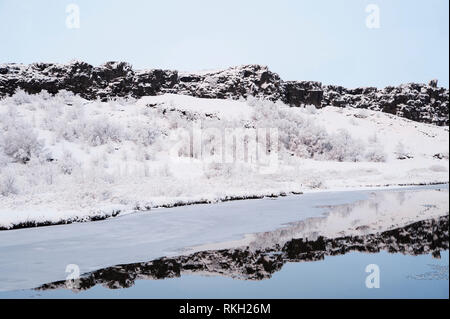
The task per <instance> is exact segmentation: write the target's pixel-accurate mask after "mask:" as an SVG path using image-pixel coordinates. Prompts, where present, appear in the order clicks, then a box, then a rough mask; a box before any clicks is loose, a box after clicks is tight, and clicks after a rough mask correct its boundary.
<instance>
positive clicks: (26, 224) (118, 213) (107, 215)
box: [0, 181, 449, 232]
mask: <svg viewBox="0 0 450 319" xmlns="http://www.w3.org/2000/svg"><path fill="white" fill-rule="evenodd" d="M439 185H442V186H444V185H447V186H448V185H449V182H448V181H447V182H431V183H422V182H419V183H410V184H384V185H369V186H357V187H348V188H346V187H339V188H329V189H321V190H314V189H308V190H304V191H292V192H288V193H286V192H280V193H278V194H276V193H272V194H265V195H249V196H239V195H236V196H225V197H223V198H219V199H214V200H208V199H200V200H193V201H177V202H174V203H168V204H160V205H156V206H144V207H140V206H137V207H134V208H133V209H132V210H131V211H130V210H123V209H113V210H112V211H111V212H104V211H99V213H98V214H96V215H85V216H75V217H69V218H65V219H64V218H63V219H60V220H58V221H51V220H43V221H36V220H27V221H23V222H19V223H14V224H12V226H10V227H7V226H2V225H1V224H0V232H4V231H12V230H20V229H28V228H38V227H49V226H58V225H69V224H75V223H88V222H96V221H103V220H107V219H112V218H116V217H122V216H127V215H131V214H137V213H140V212H149V211H151V210H156V209H161V208H176V207H184V206H193V205H211V204H218V203H225V202H230V201H244V200H255V199H264V198H280V197H286V196H299V195H304V194H315V193H325V192H352V191H370V190H374V191H375V190H395V189H403V188H408V187H414V188H416V187H424V186H439Z"/></svg>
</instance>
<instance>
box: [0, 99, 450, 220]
mask: <svg viewBox="0 0 450 319" xmlns="http://www.w3.org/2000/svg"><path fill="white" fill-rule="evenodd" d="M256 129H257V130H258V132H259V130H264V131H265V132H266V133H267V132H272V131H270V130H274V131H276V132H277V134H278V135H275V137H276V136H277V137H278V138H276V139H275V138H274V139H267V140H266V139H265V138H259V139H257V140H256V143H251V141H249V138H250V137H248V136H247V137H245V136H244V137H243V142H245V143H246V144H244V145H247V146H246V147H245V149H246V151H244V153H245V156H243V157H242V159H241V158H240V157H239V156H235V157H234V158H232V161H231V162H230V161H227V160H224V158H225V157H224V156H222V155H223V154H225V153H228V154H230V153H231V154H234V153H236V152H237V151H236V145H237V143H238V138H239V137H238V135H235V134H236V132H237V131H239V130H246V131H245V132H251V131H252V130H256ZM196 130H200V136H201V138H200V144H201V146H202V147H201V148H200V150H198V149H197V148H196V147H195V146H196V142H195V138H194V136H196V135H195V134H197V133H198V132H197V131H196ZM214 130H215V131H214ZM0 132H1V135H0V228H11V227H18V226H23V227H25V226H33V225H35V224H45V223H56V222H67V221H80V220H92V219H94V220H95V219H98V218H104V217H109V216H115V215H118V214H124V213H127V212H132V211H135V210H143V209H149V208H152V207H157V206H172V205H179V204H186V203H202V202H214V201H218V200H229V199H234V198H236V199H237V198H253V197H261V196H272V195H280V194H281V195H284V194H289V193H291V192H294V193H300V192H306V191H312V190H314V191H317V190H322V189H343V188H348V187H352V188H358V187H368V186H383V185H403V184H420V183H446V182H448V180H449V173H448V169H449V162H448V152H449V146H448V145H449V144H448V143H449V131H448V127H438V126H434V125H429V124H423V123H418V122H413V121H410V120H406V119H404V118H400V117H397V116H393V115H390V114H386V113H383V112H378V111H368V110H357V109H354V108H336V107H326V108H322V109H316V108H315V107H314V106H307V107H306V108H291V107H288V106H287V105H285V104H283V103H281V102H276V103H274V102H270V101H266V100H258V99H248V100H243V99H241V100H214V99H201V98H194V97H191V96H183V95H173V94H165V95H160V96H147V97H143V98H141V99H137V100H136V99H118V100H114V101H109V102H100V101H98V100H94V101H90V100H85V99H83V98H81V97H79V96H74V95H73V94H72V93H68V92H66V91H62V92H60V93H58V94H57V95H55V96H52V95H50V94H47V93H46V92H43V93H40V94H37V95H28V94H25V93H24V92H18V93H16V94H15V95H14V96H12V97H7V98H4V99H2V100H0ZM196 132H197V133H196ZM217 132H219V133H218V134H219V136H218V135H217ZM230 134H234V135H235V139H236V140H235V144H234V143H233V142H232V143H231V144H227V143H223V142H224V141H225V140H226V138H227V137H229V135H230ZM269 141H270V142H269ZM261 147H262V148H263V149H264V150H265V151H267V152H271V153H270V154H272V155H273V154H275V158H276V163H274V162H273V161H272V160H273V157H272V159H271V161H270V163H269V164H268V165H269V168H270V169H269V170H267V169H266V168H267V167H266V166H265V165H266V164H267V163H262V164H261V163H259V162H258V161H255V160H254V158H253V157H252V156H250V155H249V154H251V153H252V152H253V151H254V150H259V149H260V148H261ZM174 149H175V151H174ZM233 152H234V153H233ZM236 154H237V153H236ZM236 154H234V155H236ZM257 154H260V153H257ZM217 155H220V156H219V157H220V159H219V160H218V157H217ZM238 155H239V154H238ZM274 164H275V165H274ZM262 168H264V169H262Z"/></svg>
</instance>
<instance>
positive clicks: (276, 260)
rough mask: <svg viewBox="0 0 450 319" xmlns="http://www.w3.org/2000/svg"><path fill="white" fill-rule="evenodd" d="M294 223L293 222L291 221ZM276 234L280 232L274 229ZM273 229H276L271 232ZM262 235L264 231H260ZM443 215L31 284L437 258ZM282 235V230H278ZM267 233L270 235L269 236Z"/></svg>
mask: <svg viewBox="0 0 450 319" xmlns="http://www.w3.org/2000/svg"><path fill="white" fill-rule="evenodd" d="M293 227H294V228H295V227H298V225H295V226H293ZM277 232H278V233H277V235H281V234H280V233H279V231H277ZM274 233H276V232H274ZM265 235H266V237H268V236H267V233H265ZM448 236H449V216H448V215H446V216H442V217H438V218H433V219H428V220H424V221H419V222H415V223H412V224H410V225H407V226H404V227H400V228H396V229H392V230H388V231H384V232H379V233H373V234H366V235H351V236H343V237H336V238H332V239H331V238H326V237H323V236H318V237H317V238H315V239H313V240H311V239H310V240H308V239H305V238H299V239H291V240H288V241H286V242H284V243H282V244H280V242H279V243H274V242H273V241H269V243H268V244H267V245H266V246H265V247H262V246H263V245H262V244H261V243H259V245H258V246H259V248H256V249H255V248H252V247H251V246H248V247H245V248H239V249H223V250H210V251H201V252H197V253H193V254H191V255H187V256H180V257H176V258H161V259H157V260H153V261H150V262H143V263H134V264H127V265H118V266H114V267H108V268H105V269H101V270H97V271H94V272H90V273H87V274H85V275H83V276H82V277H81V278H80V279H79V280H77V281H75V282H74V283H72V282H69V283H68V282H66V281H59V282H54V283H50V284H45V285H43V286H41V287H39V288H37V290H51V289H58V288H66V287H67V284H70V285H71V287H74V286H75V287H76V288H75V289H73V290H74V291H82V290H86V289H89V288H91V287H93V286H95V285H98V284H101V285H103V286H105V287H107V288H111V289H117V288H128V287H131V286H133V285H134V283H135V281H136V280H142V279H152V280H154V279H164V278H174V277H180V276H181V275H183V274H192V273H195V274H201V275H221V276H228V277H232V278H235V279H242V280H263V279H268V278H270V277H271V276H272V274H273V273H275V272H276V271H279V270H280V269H281V268H282V266H283V265H284V264H285V263H287V262H302V261H317V260H322V259H324V257H325V256H335V255H343V254H346V253H348V252H353V251H357V252H367V253H377V252H380V251H387V252H389V253H402V254H407V255H422V254H430V253H431V254H433V256H434V257H435V258H440V251H441V250H448V246H449V240H448ZM281 237H283V236H281ZM272 238H273V237H272Z"/></svg>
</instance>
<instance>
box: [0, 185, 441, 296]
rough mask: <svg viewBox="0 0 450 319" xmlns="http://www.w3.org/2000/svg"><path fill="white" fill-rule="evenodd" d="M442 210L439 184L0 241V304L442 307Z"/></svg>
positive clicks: (161, 214) (179, 211)
mask: <svg viewBox="0 0 450 319" xmlns="http://www.w3.org/2000/svg"><path fill="white" fill-rule="evenodd" d="M448 206H449V203H448V186H447V185H444V186H442V185H441V186H433V187H412V188H402V189H391V190H377V191H348V192H329V193H317V194H307V195H302V196H292V197H286V198H280V199H276V200H272V199H263V200H252V201H239V202H229V203H221V204H217V205H200V206H190V207H179V208H173V209H161V210H157V211H151V212H148V213H139V214H133V215H129V216H125V217H121V218H116V219H111V220H106V221H101V222H91V223H86V224H73V225H60V226H52V227H44V228H34V229H21V230H14V231H5V232H0V298H41V297H43V298H278V297H280V298H281V297H282V298H347V297H352V298H360V297H361V298H426V297H430V298H448V291H449V289H448V258H449V257H448V211H449V208H448ZM306 238H307V240H306ZM389 252H390V253H389ZM438 256H440V257H441V258H440V259H436V258H435V257H438ZM69 264H74V265H75V266H76V267H78V268H79V270H80V274H82V276H81V279H80V282H81V285H80V286H79V289H73V290H70V289H67V286H66V282H65V279H66V276H67V275H68V274H67V273H66V267H67V265H69ZM369 264H377V265H378V266H379V268H380V276H381V280H380V282H381V287H380V288H379V289H368V288H367V287H366V285H365V279H366V277H367V276H368V274H367V273H366V272H365V267H366V266H367V265H369ZM115 265H119V266H115ZM38 287H39V290H34V289H33V288H38ZM108 287H109V288H116V289H109V288H108ZM117 288H118V289H117ZM125 288H126V289H125Z"/></svg>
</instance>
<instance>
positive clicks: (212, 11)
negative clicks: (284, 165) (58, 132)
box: [0, 0, 449, 87]
mask: <svg viewBox="0 0 450 319" xmlns="http://www.w3.org/2000/svg"><path fill="white" fill-rule="evenodd" d="M71 3H74V4H77V5H78V6H79V9H80V28H78V29H69V28H67V26H66V18H67V15H68V14H67V13H66V6H67V5H68V4H71ZM368 4H376V5H378V7H379V9H380V16H379V17H380V28H378V29H369V28H367V26H366V18H367V16H368V15H369V13H366V12H365V9H366V6H367V5H368ZM448 11H449V1H448V0H396V1H392V0H371V1H365V0H342V1H336V0H308V1H299V0H292V1H289V0H278V1H264V0H239V1H237V0H222V1H214V0H164V1H162V0H160V1H138V0H135V1H133V0H127V1H111V0H96V1H93V0H72V1H70V0H69V1H65V0H40V1H33V0H29V1H28V0H0V63H4V62H18V63H32V62H58V63H64V62H69V61H71V60H74V59H76V60H82V61H86V62H88V63H91V64H94V65H99V64H102V63H104V62H106V61H111V60H120V61H127V62H130V63H131V64H132V65H133V67H134V68H136V69H141V68H168V69H177V70H183V71H196V70H204V69H217V68H225V67H229V66H234V65H241V64H263V65H267V66H269V67H270V69H271V70H272V71H274V72H277V73H279V74H280V76H281V77H282V78H283V79H285V80H316V81H321V82H322V83H324V84H339V85H343V86H346V87H357V86H378V87H384V86H387V85H397V84H400V83H406V82H428V81H429V80H430V79H433V78H437V79H439V84H440V85H441V86H445V87H448V86H449V15H448Z"/></svg>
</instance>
